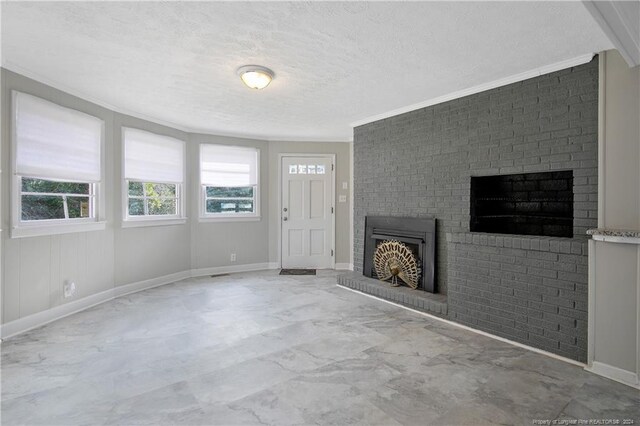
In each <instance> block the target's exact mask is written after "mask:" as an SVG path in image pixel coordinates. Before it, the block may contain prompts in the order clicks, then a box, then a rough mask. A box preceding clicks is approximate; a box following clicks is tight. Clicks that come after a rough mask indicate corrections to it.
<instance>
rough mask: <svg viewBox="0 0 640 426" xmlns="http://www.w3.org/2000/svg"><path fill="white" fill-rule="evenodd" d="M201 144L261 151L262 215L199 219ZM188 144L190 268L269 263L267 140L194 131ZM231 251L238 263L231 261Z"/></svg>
mask: <svg viewBox="0 0 640 426" xmlns="http://www.w3.org/2000/svg"><path fill="white" fill-rule="evenodd" d="M201 143H216V144H222V145H238V146H250V147H254V148H258V149H259V150H260V194H261V197H260V215H261V218H260V220H258V221H250V222H228V221H227V222H200V221H198V214H199V213H198V208H199V207H198V206H199V203H198V201H199V190H200V189H199V188H198V182H199V177H198V167H197V164H198V155H199V149H200V148H199V146H200V144H201ZM189 145H190V147H189V164H191V165H192V166H191V167H190V168H189V174H190V175H191V179H192V182H193V184H192V185H191V186H190V190H191V203H190V207H191V208H190V209H189V211H190V215H191V216H192V217H193V220H192V221H191V253H192V258H191V268H192V269H204V268H211V267H220V266H235V265H242V264H255V263H267V262H268V261H269V232H268V228H267V226H268V223H269V197H268V195H267V194H268V192H267V191H268V188H269V152H268V143H267V142H266V141H259V140H252V139H241V138H232V137H226V136H213V135H203V134H192V135H191V137H190V144H189ZM231 253H235V254H236V262H231Z"/></svg>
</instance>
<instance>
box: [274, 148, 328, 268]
mask: <svg viewBox="0 0 640 426" xmlns="http://www.w3.org/2000/svg"><path fill="white" fill-rule="evenodd" d="M286 157H312V158H314V157H315V158H328V159H331V164H332V165H333V167H332V168H331V169H332V170H331V194H330V196H329V199H330V200H331V207H332V208H333V214H332V215H331V229H330V230H329V233H330V235H331V250H332V251H333V256H331V269H336V214H337V213H338V212H337V209H336V168H337V167H338V166H337V165H336V154H318V153H313V154H310V153H305V152H300V153H280V154H278V216H279V217H280V218H279V219H278V260H277V264H278V267H279V268H282V199H283V194H282V160H283V159H284V158H286Z"/></svg>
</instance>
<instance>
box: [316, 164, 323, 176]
mask: <svg viewBox="0 0 640 426" xmlns="http://www.w3.org/2000/svg"><path fill="white" fill-rule="evenodd" d="M316 172H317V174H319V175H323V174H324V164H318V166H317V167H316Z"/></svg>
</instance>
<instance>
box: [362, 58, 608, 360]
mask: <svg viewBox="0 0 640 426" xmlns="http://www.w3.org/2000/svg"><path fill="white" fill-rule="evenodd" d="M597 101H598V60H597V59H594V60H593V61H591V62H590V63H588V64H584V65H581V66H578V67H574V68H571V69H566V70H562V71H558V72H554V73H551V74H547V75H542V76H540V77H536V78H532V79H529V80H525V81H522V82H518V83H514V84H510V85H507V86H503V87H499V88H496V89H492V90H488V91H486V92H482V93H479V94H475V95H471V96H467V97H464V98H460V99H456V100H453V101H449V102H445V103H442V104H438V105H434V106H431V107H427V108H423V109H419V110H416V111H412V112H409V113H406V114H402V115H399V116H396V117H391V118H388V119H385V120H380V121H377V122H374V123H370V124H366V125H363V126H360V127H358V128H356V129H355V134H354V159H355V164H354V269H355V270H357V271H362V263H363V250H364V219H365V216H367V215H391V216H432V217H435V218H436V219H437V220H438V236H437V239H438V241H437V247H438V252H437V268H436V270H437V283H438V288H439V291H440V292H441V293H448V295H449V297H448V303H449V316H450V318H452V319H454V320H456V321H460V322H463V323H465V324H468V325H471V326H474V327H477V328H481V329H485V330H488V331H490V332H492V333H495V334H499V335H504V336H507V337H510V338H514V335H518V334H521V333H511V334H508V333H506V332H505V327H509V326H510V327H511V328H512V329H514V330H515V329H516V315H515V312H516V311H518V310H521V309H523V306H524V307H526V309H525V311H526V312H527V315H526V316H525V318H524V319H522V318H521V319H520V321H519V322H520V326H521V327H526V324H528V320H529V318H535V317H540V318H541V319H544V316H545V314H544V312H545V310H544V309H543V307H542V306H541V305H536V302H537V301H539V302H543V298H542V295H541V294H539V292H538V293H536V292H535V291H534V290H535V289H532V290H531V292H530V293H531V294H532V298H533V299H532V300H528V299H527V298H526V297H524V296H523V297H524V298H520V297H516V299H519V300H517V301H516V299H513V300H511V299H509V300H507V297H506V296H505V294H506V295H507V296H512V297H513V296H515V294H514V291H515V290H514V288H515V285H516V284H517V283H520V280H519V279H518V278H517V277H513V276H511V275H508V274H503V275H500V273H501V272H499V271H507V270H508V269H507V268H509V266H508V264H510V263H511V262H501V261H500V260H495V261H493V260H492V259H487V260H489V261H491V262H492V263H490V264H488V265H485V266H484V267H486V268H488V269H487V277H486V278H479V277H478V275H477V272H479V270H477V271H475V272H474V271H472V270H470V271H469V276H464V277H463V276H460V275H456V274H457V273H459V272H461V271H462V269H461V268H464V267H469V268H471V267H473V266H474V265H473V263H472V262H471V261H470V260H461V259H464V257H463V256H458V252H459V251H460V248H459V247H458V245H465V246H467V245H468V247H464V248H463V250H470V251H472V252H473V251H474V250H478V249H477V248H473V246H479V245H480V241H479V240H478V239H476V238H475V237H474V234H469V193H470V176H483V175H497V174H510V173H523V172H542V171H550V170H573V172H574V194H575V196H574V217H575V219H574V238H573V239H566V241H567V242H568V243H569V247H572V242H584V241H585V239H586V236H585V235H584V234H585V231H586V230H587V229H589V228H592V227H595V226H596V223H597V148H598V147H597V118H598V109H597V105H598V104H597ZM476 235H477V234H476ZM447 236H449V239H450V240H451V241H452V243H451V244H452V246H451V247H450V246H449V245H448V243H447ZM468 240H469V241H468ZM515 240H517V243H516V244H518V245H519V246H518V247H517V248H518V249H520V248H521V246H520V245H521V241H520V240H519V239H515ZM551 240H552V239H548V240H545V241H546V243H544V244H545V246H546V247H549V246H550V244H551ZM509 241H511V239H509ZM556 244H558V249H559V243H556ZM494 245H495V242H494ZM538 247H539V246H538ZM580 247H581V246H580ZM513 248H515V247H507V246H502V247H499V246H494V247H493V249H492V250H494V251H495V253H494V254H496V255H498V256H499V255H505V254H506V255H510V254H509V253H505V251H507V250H511V249H513ZM548 250H549V249H547V251H548ZM485 251H486V250H485ZM452 253H453V255H455V256H458V257H459V258H456V259H451V256H452ZM534 253H535V251H534ZM569 253H572V252H569ZM576 255H579V256H585V258H584V259H583V260H580V261H579V262H577V263H576V262H573V267H569V266H566V265H559V264H558V265H556V264H554V262H555V263H562V262H558V259H555V260H554V259H541V260H544V261H547V260H548V261H550V262H551V263H550V264H543V266H537V267H538V268H542V269H545V268H550V269H549V272H548V275H547V276H546V278H547V279H550V280H551V279H556V280H562V281H567V282H569V283H570V284H571V286H573V287H572V289H571V291H573V293H571V294H570V295H569V294H567V295H566V297H567V300H566V301H565V300H556V301H555V302H553V303H552V307H551V308H549V311H548V312H547V314H546V315H547V316H549V317H550V316H551V315H559V312H560V309H561V306H562V303H565V302H566V303H568V304H570V305H571V306H572V309H576V306H580V307H582V306H583V303H582V302H583V301H584V299H583V296H581V295H578V296H575V297H574V295H575V294H577V292H578V290H577V288H576V286H583V287H584V286H585V285H586V277H587V272H586V268H585V267H584V265H586V253H583V251H582V248H580V253H577V254H576ZM514 256H516V255H514ZM525 256H526V255H525ZM530 256H532V258H534V256H535V254H532V255H530ZM467 257H468V256H467ZM576 264H581V265H580V266H581V267H580V268H578V267H577V266H576ZM529 266H531V268H535V267H536V266H534V265H533V264H532V265H524V269H522V268H520V269H519V270H518V271H517V272H519V273H524V274H525V275H527V276H530V275H532V274H533V272H532V271H533V270H529V269H528V267H529ZM562 268H570V271H569V270H562ZM452 271H454V272H453V273H452ZM512 272H516V271H512ZM568 274H574V275H568ZM474 275H475V277H474ZM454 278H455V279H454ZM503 278H504V279H505V280H506V281H504V280H503V281H501V279H503ZM484 281H486V282H492V283H496V284H497V285H498V286H502V287H501V288H502V293H501V292H500V291H499V290H498V289H495V288H494V289H483V288H480V287H481V284H482V282H484ZM520 284H521V283H520ZM524 284H525V286H527V285H528V284H531V285H538V284H540V285H543V286H544V283H543V282H540V283H538V282H537V280H536V282H535V283H528V282H526V281H525V283H524ZM580 289H582V287H580ZM527 290H528V287H527ZM565 290H569V287H567V288H566V289H565ZM477 291H486V294H484V296H485V299H486V300H484V299H483V298H482V297H480V298H479V299H478V298H477V297H479V295H478V294H477V293H476V294H474V292H477ZM550 291H551V292H552V293H555V290H550ZM585 292H586V290H585ZM534 294H535V296H533V295H534ZM580 294H582V293H580ZM555 296H558V294H556V295H555ZM473 297H476V299H472V298H473ZM503 302H504V304H502V305H500V306H501V308H500V311H501V312H500V315H498V316H496V315H495V314H496V312H494V313H493V314H494V316H493V317H492V319H491V320H490V321H489V322H488V323H481V322H480V321H481V320H482V319H485V320H486V319H487V316H486V312H484V311H485V308H484V307H483V306H486V305H487V304H493V305H499V304H500V303H503ZM565 307H566V306H565ZM581 315H582V316H585V315H586V314H585V313H583V314H581ZM574 319H575V318H574ZM523 321H524V322H523ZM573 324H574V328H576V327H577V324H576V322H575V321H573ZM548 325H549V327H548V331H547V332H546V333H545V331H544V330H542V331H541V335H540V336H536V335H535V333H534V332H531V333H530V332H529V331H526V336H525V337H521V338H519V339H518V340H520V341H524V342H527V343H528V344H531V345H532V346H538V347H543V348H544V349H546V350H551V351H554V352H557V353H560V352H561V351H563V352H562V353H563V354H565V355H567V356H571V357H572V358H576V359H584V358H585V357H586V348H582V347H580V348H578V338H577V336H576V332H575V330H572V333H573V335H572V338H571V339H569V340H571V343H570V345H572V346H571V349H570V350H568V349H567V350H564V349H561V347H560V343H561V339H560V337H559V336H557V335H554V334H553V332H558V331H559V323H558V322H553V321H552V322H551V323H549V324H548ZM537 331H540V330H537ZM584 333H586V330H585V331H584ZM551 336H554V337H553V338H552V337H551ZM580 336H581V339H582V338H583V337H584V338H586V334H582V335H580ZM537 337H544V338H549V339H551V340H552V341H553V343H549V342H547V343H549V344H546V345H543V344H541V343H539V339H538V340H536V338H537ZM565 344H566V343H565ZM580 344H581V345H584V342H582V343H580ZM576 348H578V349H576Z"/></svg>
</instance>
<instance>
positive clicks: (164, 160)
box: [123, 128, 185, 222]
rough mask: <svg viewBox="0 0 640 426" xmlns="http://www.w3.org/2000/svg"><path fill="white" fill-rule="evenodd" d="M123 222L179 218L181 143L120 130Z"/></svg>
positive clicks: (129, 129) (182, 175)
mask: <svg viewBox="0 0 640 426" xmlns="http://www.w3.org/2000/svg"><path fill="white" fill-rule="evenodd" d="M123 141H124V184H125V185H124V194H125V202H124V218H125V221H129V222H136V221H147V222H148V221H149V220H171V219H181V222H184V217H183V216H184V215H183V211H184V209H183V202H182V192H183V188H182V187H183V184H184V171H185V168H184V151H185V143H184V142H183V141H181V140H178V139H174V138H170V137H168V136H161V135H157V134H154V133H150V132H145V131H143V130H138V129H131V128H124V129H123Z"/></svg>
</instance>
